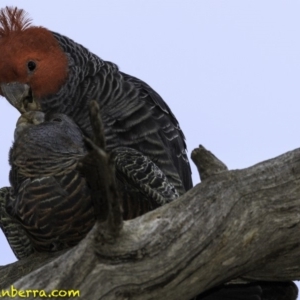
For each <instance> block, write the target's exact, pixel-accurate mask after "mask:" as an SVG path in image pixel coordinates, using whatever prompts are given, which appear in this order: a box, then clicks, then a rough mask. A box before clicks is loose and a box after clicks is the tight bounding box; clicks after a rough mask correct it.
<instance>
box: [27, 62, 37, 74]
mask: <svg viewBox="0 0 300 300" xmlns="http://www.w3.org/2000/svg"><path fill="white" fill-rule="evenodd" d="M27 68H28V70H29V71H30V72H32V71H34V70H35V68H36V63H35V62H34V61H32V60H30V61H29V62H28V63H27Z"/></svg>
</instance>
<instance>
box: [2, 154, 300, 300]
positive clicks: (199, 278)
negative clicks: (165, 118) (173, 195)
mask: <svg viewBox="0 0 300 300" xmlns="http://www.w3.org/2000/svg"><path fill="white" fill-rule="evenodd" d="M299 227H300V149H296V150H294V151H292V152H288V153H286V154H284V155H281V156H279V157H277V158H275V159H272V160H268V161H265V162H262V163H260V164H257V165H255V166H253V167H250V168H247V169H244V170H234V171H223V172H222V173H219V174H215V175H214V176H210V177H208V178H207V179H206V180H205V181H204V182H202V183H201V184H198V185H197V186H196V187H195V188H193V189H192V190H190V191H189V192H188V193H186V194H185V195H184V196H182V197H181V198H180V199H178V200H176V201H174V202H173V203H170V204H168V205H165V206H163V207H161V208H159V209H157V210H155V211H152V212H150V213H147V214H145V215H143V216H141V217H139V218H136V219H134V220H131V221H126V222H124V226H123V228H122V230H121V232H120V235H119V237H118V238H117V240H116V243H115V244H108V243H106V244H101V245H100V244H98V245H95V235H96V234H97V228H94V229H93V230H92V231H91V232H90V233H89V235H88V236H87V238H86V239H85V240H83V241H82V242H81V243H80V244H79V245H78V246H76V247H74V248H72V249H71V250H69V251H68V252H66V253H64V254H63V255H61V256H60V257H58V258H56V259H54V260H53V261H51V262H50V263H48V264H46V265H44V266H43V267H42V268H40V269H38V270H35V271H34V272H31V273H30V274H29V275H27V276H24V277H23V278H21V279H20V280H18V281H17V282H15V283H14V285H15V286H16V287H17V288H20V289H21V288H22V289H26V288H31V289H32V288H33V287H34V288H40V289H46V290H51V289H60V288H61V289H62V288H63V289H67V288H70V289H79V290H80V291H81V297H82V298H83V299H95V297H97V299H136V300H137V299H145V300H146V299H190V298H191V297H192V296H194V295H196V294H198V293H200V292H202V291H204V290H206V289H208V288H211V287H213V286H217V285H219V284H221V283H223V282H226V281H229V280H231V279H233V278H237V277H243V278H251V279H264V280H274V279H276V280H297V279H300V264H299V261H300V260H299V258H300V245H299ZM21 263H22V262H16V263H15V264H13V265H9V266H6V267H2V268H1V270H0V278H3V274H4V273H5V272H7V270H8V269H10V270H13V269H14V270H15V271H16V272H18V270H19V269H18V267H19V266H20V264H21ZM23 263H24V262H23ZM32 264H35V262H32ZM25 273H26V272H24V273H23V274H25Z"/></svg>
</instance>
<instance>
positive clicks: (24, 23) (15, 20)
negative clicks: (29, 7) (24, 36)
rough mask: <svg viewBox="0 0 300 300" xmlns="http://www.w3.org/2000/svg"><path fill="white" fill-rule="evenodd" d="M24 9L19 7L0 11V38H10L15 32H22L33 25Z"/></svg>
mask: <svg viewBox="0 0 300 300" xmlns="http://www.w3.org/2000/svg"><path fill="white" fill-rule="evenodd" d="M31 21H32V20H31V19H30V18H28V17H27V13H26V12H25V10H24V9H18V8H17V7H8V6H6V7H5V8H2V9H1V10H0V37H5V36H8V35H9V34H10V33H11V32H13V31H22V30H24V29H26V28H28V27H30V25H31Z"/></svg>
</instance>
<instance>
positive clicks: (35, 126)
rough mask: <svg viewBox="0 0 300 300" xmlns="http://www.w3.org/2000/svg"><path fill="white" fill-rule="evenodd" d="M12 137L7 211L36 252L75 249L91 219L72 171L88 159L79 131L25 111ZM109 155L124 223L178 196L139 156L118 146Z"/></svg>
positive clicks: (83, 185) (90, 205)
mask: <svg viewBox="0 0 300 300" xmlns="http://www.w3.org/2000/svg"><path fill="white" fill-rule="evenodd" d="M15 139H16V140H15V142H14V144H13V147H12V148H11V151H10V164H11V172H10V181H11V185H12V188H11V190H10V197H9V200H8V201H7V203H6V206H5V209H6V211H7V213H8V214H9V215H10V216H11V217H12V218H14V219H15V220H16V221H18V222H19V223H20V224H21V225H22V227H23V228H24V229H25V232H26V234H27V235H28V237H29V239H30V240H31V242H32V247H33V248H34V249H35V250H36V251H58V250H62V249H65V248H68V247H71V246H74V245H76V244H77V243H78V242H79V241H80V240H81V239H83V238H84V237H85V235H86V234H87V233H88V231H89V230H90V229H91V228H92V226H93V225H94V223H95V221H96V219H97V216H96V215H95V211H96V210H95V205H96V204H95V202H94V201H93V199H94V198H93V197H92V196H91V195H92V191H91V189H90V184H89V181H88V180H87V178H86V177H85V176H84V173H83V172H82V171H81V169H80V168H78V163H79V162H81V163H82V161H83V158H85V157H86V156H88V155H89V153H88V151H87V147H86V145H85V142H84V138H83V134H82V132H81V130H80V129H79V127H78V126H77V125H76V124H75V123H74V122H73V121H72V120H71V119H70V118H68V117H67V116H66V115H63V114H45V115H44V114H43V113H41V112H32V111H30V112H27V113H25V114H23V115H22V116H21V117H20V119H19V121H18V122H17V128H16V131H15ZM110 155H111V158H112V161H113V162H114V164H115V169H116V179H117V181H118V186H119V188H120V191H121V195H122V200H123V204H124V208H125V209H124V219H130V218H134V217H136V216H139V215H141V214H143V213H145V212H147V211H150V210H152V209H154V208H156V207H158V206H160V205H162V204H164V203H166V202H169V201H172V200H174V199H176V198H177V197H178V192H177V191H176V189H175V188H174V186H173V185H172V184H171V183H169V182H168V180H167V178H166V176H165V175H164V174H163V172H162V171H161V170H160V169H159V168H158V167H157V166H156V165H155V164H154V163H153V162H152V161H151V160H150V159H149V158H148V157H145V156H144V155H143V154H141V153H140V152H138V151H136V150H134V149H131V148H126V147H121V148H116V149H114V150H113V151H112V152H111V153H110ZM89 168H90V167H89ZM103 176H105V174H103ZM100 196H101V195H100ZM11 246H12V247H16V246H15V245H11Z"/></svg>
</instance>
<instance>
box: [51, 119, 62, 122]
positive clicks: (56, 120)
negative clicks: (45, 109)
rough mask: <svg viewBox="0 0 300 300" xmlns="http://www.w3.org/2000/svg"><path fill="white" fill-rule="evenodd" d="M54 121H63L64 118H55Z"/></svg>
mask: <svg viewBox="0 0 300 300" xmlns="http://www.w3.org/2000/svg"><path fill="white" fill-rule="evenodd" d="M52 121H53V122H62V119H61V118H54V119H53V120H52Z"/></svg>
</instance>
